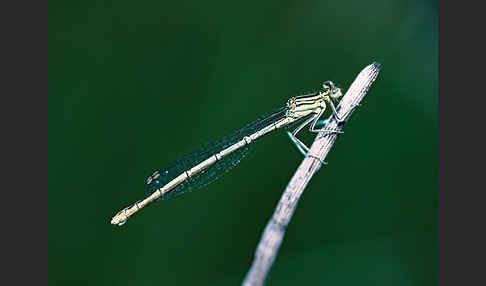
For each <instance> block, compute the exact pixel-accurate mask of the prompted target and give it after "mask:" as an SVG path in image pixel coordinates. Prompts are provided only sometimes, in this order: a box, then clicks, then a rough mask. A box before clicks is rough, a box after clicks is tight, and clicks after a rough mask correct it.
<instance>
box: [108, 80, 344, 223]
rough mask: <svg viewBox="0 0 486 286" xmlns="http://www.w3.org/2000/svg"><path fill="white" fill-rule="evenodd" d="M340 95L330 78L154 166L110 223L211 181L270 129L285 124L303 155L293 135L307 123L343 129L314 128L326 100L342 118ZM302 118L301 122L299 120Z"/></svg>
mask: <svg viewBox="0 0 486 286" xmlns="http://www.w3.org/2000/svg"><path fill="white" fill-rule="evenodd" d="M341 96H342V92H341V89H340V88H339V87H337V86H336V85H335V84H334V83H333V82H331V81H326V82H325V83H323V85H322V88H321V89H320V90H318V91H317V92H314V93H311V94H307V95H301V96H296V97H292V98H290V99H289V100H288V101H287V104H286V105H285V106H284V107H281V108H279V109H276V110H274V111H272V112H269V113H267V114H264V115H263V116H261V117H259V118H257V119H256V120H255V121H253V122H251V123H249V124H247V125H246V126H244V127H243V128H241V129H239V130H237V131H235V132H234V133H233V134H231V135H229V136H226V137H223V138H221V139H220V140H218V141H216V142H214V143H213V144H209V145H207V146H205V147H203V148H201V149H200V150H198V151H195V152H193V153H190V154H188V155H186V156H184V157H182V158H181V159H179V160H176V161H175V162H173V163H172V164H170V165H169V166H167V167H166V168H164V169H158V170H156V171H155V172H154V173H153V174H152V175H151V176H150V177H149V178H148V179H147V182H146V185H145V191H146V197H145V199H143V200H141V201H138V202H136V203H134V204H132V205H130V206H129V207H126V208H124V209H123V210H121V211H120V212H118V213H117V214H116V215H115V216H114V217H113V218H112V220H111V223H112V224H116V225H123V224H124V223H125V222H126V221H127V219H128V218H129V217H130V216H132V215H133V214H134V213H136V212H137V211H139V210H141V209H142V208H144V207H145V206H146V205H148V204H150V203H151V202H153V201H155V200H158V199H168V198H171V197H173V196H175V195H179V194H182V193H185V192H187V191H194V190H198V189H201V188H203V187H204V186H207V185H208V184H210V183H212V182H214V181H215V180H216V179H218V178H219V177H220V176H221V175H222V174H224V173H226V172H227V171H229V170H230V169H231V168H232V167H234V166H236V165H237V164H238V163H239V162H240V161H241V159H242V158H243V157H244V156H245V155H246V154H247V153H248V150H249V148H250V146H251V145H252V143H254V142H255V141H256V140H257V139H259V138H260V137H262V136H263V135H265V134H267V133H269V132H271V131H273V130H276V129H279V128H282V127H287V134H288V135H289V137H290V139H291V140H292V142H293V143H294V144H295V145H296V146H297V148H298V149H299V151H300V152H301V153H302V154H304V156H305V155H306V154H307V152H308V151H309V148H308V147H307V146H306V145H305V144H304V143H302V141H300V140H299V139H297V137H296V135H297V133H298V132H299V131H300V130H302V128H304V127H305V126H306V125H308V124H310V126H309V131H310V132H321V131H326V132H330V133H342V132H340V131H336V130H325V129H316V125H317V124H318V122H319V123H320V122H321V121H320V120H319V118H321V117H322V115H323V114H324V111H325V110H326V103H327V104H329V106H330V107H331V109H332V113H333V114H334V116H335V117H336V118H337V120H338V121H342V120H341V118H339V117H338V115H337V113H336V108H335V106H334V102H333V101H336V102H337V101H338V100H339V98H340V97H341ZM344 118H345V117H344ZM301 121H303V122H302V123H300V122H301ZM298 123H300V125H298V127H297V128H295V130H294V131H292V132H291V131H289V130H288V127H289V126H293V125H296V124H298Z"/></svg>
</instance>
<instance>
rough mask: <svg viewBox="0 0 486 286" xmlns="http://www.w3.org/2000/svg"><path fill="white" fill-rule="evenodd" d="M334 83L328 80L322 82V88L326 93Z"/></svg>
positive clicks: (331, 88)
mask: <svg viewBox="0 0 486 286" xmlns="http://www.w3.org/2000/svg"><path fill="white" fill-rule="evenodd" d="M334 87H335V86H334V83H333V82H332V81H330V80H328V81H326V82H324V83H323V84H322V89H323V91H324V92H325V93H328V92H329V91H332V90H333V89H334Z"/></svg>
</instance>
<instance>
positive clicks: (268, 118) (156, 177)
mask: <svg viewBox="0 0 486 286" xmlns="http://www.w3.org/2000/svg"><path fill="white" fill-rule="evenodd" d="M286 111H287V107H286V106H285V107H281V108H279V109H276V110H274V111H271V112H268V113H266V114H264V115H262V116H260V117H258V118H257V119H256V120H254V121H252V122H250V123H248V124H247V125H245V126H244V127H242V128H240V129H238V130H236V131H235V132H233V133H232V134H230V135H228V136H225V137H223V138H220V139H219V140H217V141H215V142H213V143H211V144H208V145H206V146H204V147H202V148H200V149H199V150H197V151H194V152H192V153H189V154H187V155H185V156H184V157H182V158H180V159H178V160H176V161H174V162H172V163H171V164H169V165H168V166H166V167H165V168H162V169H157V170H155V171H154V172H153V174H152V175H151V176H150V177H148V178H147V183H146V185H145V194H146V195H151V194H152V193H153V192H155V191H156V190H158V189H159V188H161V187H163V186H164V185H165V184H167V183H168V182H170V181H171V180H172V179H174V178H175V177H177V176H179V175H180V174H182V173H183V172H184V171H186V170H188V169H190V168H192V167H194V166H195V165H197V164H199V163H200V162H202V161H204V160H206V159H207V158H209V157H210V156H212V155H214V154H216V153H217V152H220V151H221V150H223V149H225V148H227V147H229V146H231V145H233V144H235V143H236V142H238V141H240V140H242V139H243V137H245V136H248V135H250V134H253V133H255V132H256V131H258V130H260V129H261V128H263V127H265V126H268V125H270V124H272V123H274V122H276V121H278V120H280V119H282V118H284V117H285V114H286ZM255 141H258V140H255ZM255 141H252V143H250V144H248V145H245V146H244V147H242V148H240V149H238V150H236V151H235V152H233V153H231V154H229V155H228V156H226V157H224V158H222V159H221V160H219V161H217V162H216V163H215V164H213V165H211V166H210V167H208V168H207V169H205V170H203V171H201V172H199V173H198V174H195V175H193V176H191V177H190V178H188V179H187V180H185V181H184V182H183V183H181V184H179V185H178V186H176V187H175V188H174V189H172V190H171V191H170V192H169V193H167V194H165V195H164V196H162V197H161V198H160V199H163V200H165V199H169V198H172V197H175V196H178V195H180V194H183V193H186V192H190V191H195V190H199V189H201V188H203V187H205V186H207V185H209V184H211V183H212V182H214V181H216V180H217V179H218V178H220V177H221V176H222V175H223V174H225V173H227V172H228V171H229V170H231V169H232V168H233V167H234V166H236V165H238V163H240V161H241V160H242V159H243V158H244V157H245V156H246V155H247V154H248V152H249V150H250V149H251V148H252V146H254V144H253V143H254V142H255Z"/></svg>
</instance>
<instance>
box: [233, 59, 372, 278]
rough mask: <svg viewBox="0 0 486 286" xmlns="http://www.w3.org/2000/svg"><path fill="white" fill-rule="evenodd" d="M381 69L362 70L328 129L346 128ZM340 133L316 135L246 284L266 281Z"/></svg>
mask: <svg viewBox="0 0 486 286" xmlns="http://www.w3.org/2000/svg"><path fill="white" fill-rule="evenodd" d="M379 70H380V64H379V63H377V62H374V63H372V64H371V65H369V66H367V67H366V68H364V69H363V70H362V71H361V72H360V73H359V75H358V76H357V77H356V79H355V80H354V82H353V84H352V85H351V87H350V88H349V89H348V91H347V92H346V94H345V95H344V96H343V98H342V100H341V102H340V103H339V106H338V107H337V114H338V116H339V117H340V118H341V119H344V121H343V122H341V123H339V122H338V121H337V119H336V118H335V117H334V116H332V115H331V116H330V118H329V119H328V120H327V122H326V125H325V128H324V129H327V130H336V129H337V130H341V129H342V127H343V125H344V123H345V122H346V121H347V120H348V119H349V117H350V116H351V114H352V112H353V110H354V107H356V106H358V105H359V103H360V102H361V100H362V99H363V97H364V96H365V94H366V92H367V91H368V89H369V87H370V86H371V84H372V83H373V81H374V80H375V79H376V77H377V76H378V72H379ZM337 135H338V134H329V133H324V132H321V133H319V134H318V135H317V136H316V139H315V140H314V143H313V144H312V146H311V148H310V150H309V153H308V154H307V156H306V157H305V158H304V160H303V161H302V163H301V164H300V166H299V168H298V169H297V170H296V172H295V174H294V176H293V177H292V179H291V180H290V182H289V184H288V185H287V188H286V189H285V192H284V193H283V195H282V197H281V198H280V201H279V202H278V205H277V208H276V209H275V212H274V213H273V216H272V218H271V219H270V221H269V222H268V224H267V226H266V227H265V230H264V232H263V235H262V238H261V239H260V242H259V243H258V246H257V249H256V251H255V257H254V260H253V263H252V265H251V268H250V270H249V271H248V273H247V274H246V277H245V280H244V281H243V284H242V285H245V286H248V285H263V282H264V281H265V278H266V276H267V273H268V271H269V270H270V267H271V266H272V264H273V262H274V260H275V257H276V256H277V253H278V250H279V248H280V244H281V243H282V240H283V237H284V235H285V229H286V228H287V225H288V224H289V222H290V219H291V218H292V215H293V213H294V211H295V208H296V207H297V202H298V201H299V198H300V196H301V195H302V193H303V191H304V189H305V187H306V186H307V184H308V183H309V181H310V179H311V178H312V176H313V175H314V173H315V172H317V170H319V168H320V167H321V164H322V163H321V162H322V161H324V159H325V158H326V156H327V154H328V153H329V151H330V150H331V148H332V146H333V145H334V142H335V141H336V138H337Z"/></svg>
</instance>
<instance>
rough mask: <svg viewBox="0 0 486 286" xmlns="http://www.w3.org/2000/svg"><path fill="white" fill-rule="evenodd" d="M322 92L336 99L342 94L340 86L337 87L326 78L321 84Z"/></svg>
mask: <svg viewBox="0 0 486 286" xmlns="http://www.w3.org/2000/svg"><path fill="white" fill-rule="evenodd" d="M322 93H324V94H326V95H329V97H331V98H333V99H338V98H340V97H341V96H343V93H342V91H341V88H339V87H338V86H337V85H336V84H334V83H333V82H332V81H330V80H328V81H326V82H324V83H323V84H322Z"/></svg>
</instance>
